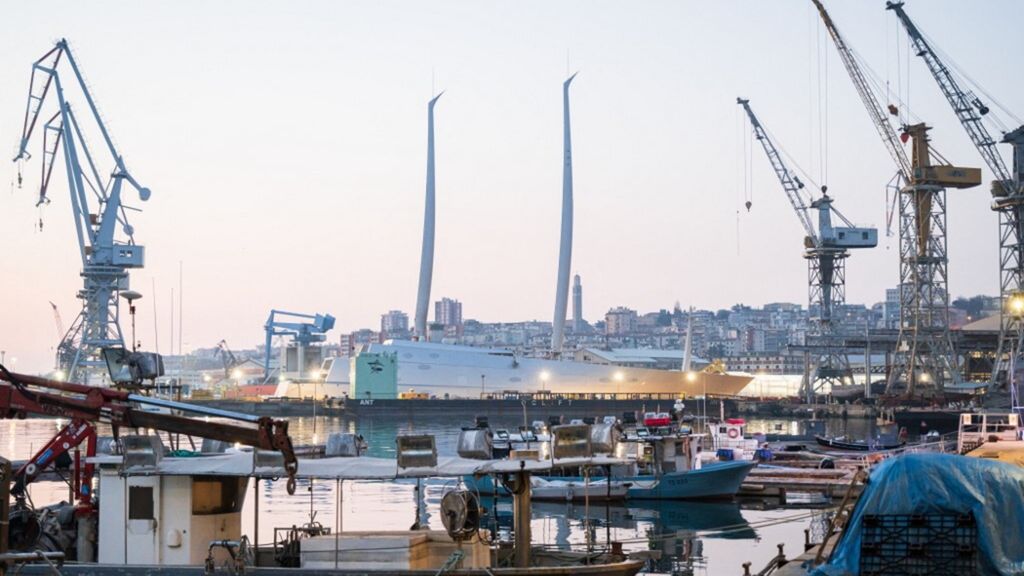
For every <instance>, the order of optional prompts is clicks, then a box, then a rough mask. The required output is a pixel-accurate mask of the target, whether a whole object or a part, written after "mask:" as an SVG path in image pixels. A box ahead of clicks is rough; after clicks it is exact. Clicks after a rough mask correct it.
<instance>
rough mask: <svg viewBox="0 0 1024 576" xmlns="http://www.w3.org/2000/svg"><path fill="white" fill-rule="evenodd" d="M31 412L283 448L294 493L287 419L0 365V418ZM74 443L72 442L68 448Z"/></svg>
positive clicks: (294, 467) (91, 423)
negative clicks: (197, 416) (56, 377)
mask: <svg viewBox="0 0 1024 576" xmlns="http://www.w3.org/2000/svg"><path fill="white" fill-rule="evenodd" d="M139 405H142V406H150V407H156V408H168V409H170V410H175V411H180V412H189V413H193V414H198V415H202V416H207V417H212V418H227V419H231V420H236V421H239V422H242V423H245V424H248V425H241V424H235V423H227V422H216V421H212V422H211V421H203V420H200V419H198V418H188V417H185V416H179V415H177V414H171V413H166V414H165V413H159V412H153V411H150V410H146V409H141V408H139ZM29 414H33V415H43V416H48V417H59V418H69V419H71V420H73V421H74V422H77V423H79V424H81V423H87V424H88V425H89V426H90V427H91V426H95V424H97V423H100V422H104V423H108V424H110V426H111V427H112V428H113V429H114V431H115V432H114V435H115V436H117V431H118V429H119V428H151V429H154V430H160V431H164V432H169V433H172V434H186V435H194V436H202V437H203V438H209V439H211V440H220V441H223V442H237V443H240V444H244V445H246V446H252V447H254V448H259V449H262V450H275V451H279V452H281V454H282V455H283V457H284V463H285V465H284V466H285V471H286V472H287V474H288V483H287V489H288V493H289V494H294V493H295V472H296V471H297V470H298V460H297V459H296V457H295V450H294V448H293V446H292V441H291V437H290V436H289V435H288V421H287V420H274V419H272V418H270V417H268V416H251V415H248V414H239V413H236V412H229V411H226V410H219V409H216V408H207V407H203V406H197V405H194V404H187V403H184V402H173V401H170V400H161V399H157V398H151V397H147V396H140V395H138V394H131V393H129V392H126V391H123V390H116V389H113V388H100V387H96V386H87V385H84V384H76V383H72V382H62V381H57V380H50V379H47V378H40V377H37V376H30V375H27V374H17V373H13V372H9V371H8V370H7V369H6V368H4V367H3V366H0V419H3V418H25V417H26V416H27V415H29ZM76 429H77V427H76ZM86 435H87V434H85V431H84V430H83V431H80V432H76V433H75V436H76V437H78V436H81V438H85V436H86ZM78 441H79V442H80V441H81V440H78ZM73 443H74V442H70V441H69V442H68V443H67V446H70V445H71V444H73ZM63 449H64V450H67V449H68V448H63ZM49 461H50V462H52V460H49ZM25 472H26V473H27V472H29V471H28V470H25ZM33 473H37V471H33ZM26 480H27V481H31V477H30V476H29V477H26Z"/></svg>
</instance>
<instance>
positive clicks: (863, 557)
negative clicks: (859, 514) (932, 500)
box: [860, 513, 978, 576]
mask: <svg viewBox="0 0 1024 576" xmlns="http://www.w3.org/2000/svg"><path fill="white" fill-rule="evenodd" d="M860 573H861V574H863V575H867V576H888V575H897V574H898V575H913V576H918V575H929V576H942V575H947V574H948V575H957V576H960V575H966V574H977V573H978V525H977V523H976V522H975V520H974V516H973V515H972V514H969V513H968V514H866V515H864V517H863V519H862V521H861V546H860Z"/></svg>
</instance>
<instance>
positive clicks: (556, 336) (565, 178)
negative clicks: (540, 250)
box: [551, 74, 576, 356]
mask: <svg viewBox="0 0 1024 576" xmlns="http://www.w3.org/2000/svg"><path fill="white" fill-rule="evenodd" d="M575 77H576V75H575V74H573V75H572V76H569V78H568V79H567V80H566V81H565V83H564V84H562V118H563V148H564V152H563V155H564V157H565V158H564V163H563V164H562V238H561V243H560V244H559V249H558V279H557V280H558V284H557V285H556V289H555V317H554V320H553V322H552V332H551V352H552V353H553V354H554V355H555V356H557V355H559V354H561V353H562V343H563V342H564V340H565V313H566V308H567V306H568V304H569V268H570V267H571V266H572V131H571V130H570V129H569V85H570V84H572V79H573V78H575Z"/></svg>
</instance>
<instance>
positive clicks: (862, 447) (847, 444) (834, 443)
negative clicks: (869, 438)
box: [814, 436, 906, 452]
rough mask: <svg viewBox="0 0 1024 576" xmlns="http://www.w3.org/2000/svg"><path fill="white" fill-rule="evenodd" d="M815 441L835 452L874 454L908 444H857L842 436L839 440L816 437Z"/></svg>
mask: <svg viewBox="0 0 1024 576" xmlns="http://www.w3.org/2000/svg"><path fill="white" fill-rule="evenodd" d="M814 439H815V440H816V441H817V442H818V444H819V445H820V446H824V447H826V448H832V449H834V450H852V451H858V452H872V451H880V450H895V449H897V448H900V447H902V446H903V445H904V444H906V441H897V442H895V443H885V444H883V443H881V442H856V441H851V440H846V439H845V438H844V437H842V436H840V437H838V438H826V437H824V436H815V437H814Z"/></svg>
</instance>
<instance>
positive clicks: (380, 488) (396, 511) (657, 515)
mask: <svg viewBox="0 0 1024 576" xmlns="http://www.w3.org/2000/svg"><path fill="white" fill-rule="evenodd" d="M820 422H823V423H824V424H823V426H824V430H823V432H824V433H827V434H836V435H841V434H846V435H850V436H855V437H857V436H862V435H864V434H871V433H873V431H874V428H873V425H872V423H870V422H868V421H864V420H852V419H851V420H846V421H844V420H841V419H832V420H822V421H820ZM471 424H472V417H466V416H457V417H455V418H451V417H439V416H430V417H424V418H417V419H405V420H394V419H391V418H386V417H374V418H363V419H358V420H355V419H351V418H341V417H318V418H315V419H314V418H310V417H307V418H294V419H292V421H291V424H290V427H289V429H290V431H291V433H292V435H293V438H294V440H295V443H296V444H299V445H301V444H308V443H310V442H311V441H312V440H313V438H314V435H315V436H316V437H317V438H318V439H320V440H321V441H323V439H326V437H327V435H328V434H329V433H331V432H335V431H345V432H358V433H360V434H363V435H364V437H365V438H366V440H367V442H368V443H369V455H371V456H379V457H394V452H395V437H396V436H397V435H399V434H406V433H418V434H434V435H435V436H436V438H437V446H438V451H439V452H440V453H441V454H453V453H454V452H455V442H456V439H457V437H458V432H459V427H460V426H462V425H466V426H468V425H471ZM521 424H522V418H521V417H519V418H517V417H506V418H492V419H491V425H492V427H494V428H512V429H514V428H517V427H518V426H519V425H521ZM807 425H808V422H806V421H797V420H763V421H761V420H754V421H751V425H750V427H751V430H752V431H765V432H770V433H781V432H777V431H775V430H774V429H775V428H776V426H781V427H783V429H784V430H785V433H791V432H790V431H791V430H794V429H795V430H797V431H798V432H799V431H801V430H804V429H806V428H805V427H806V426H807ZM55 431H56V425H55V422H54V421H53V420H41V419H30V420H20V421H10V422H8V423H7V424H6V425H3V426H0V448H2V449H3V450H4V452H5V454H4V456H5V457H7V458H11V459H15V460H17V459H25V458H28V457H29V456H30V455H31V454H33V453H34V451H35V450H37V449H38V448H39V447H41V446H42V445H43V444H45V443H46V442H47V441H49V439H50V438H52V436H53V435H54V433H55ZM99 432H100V434H101V435H109V434H110V431H109V429H106V428H105V427H100V431H99ZM457 485H458V484H457V480H450V479H429V480H426V481H424V483H423V494H424V498H423V500H424V502H425V507H424V509H423V510H421V511H420V518H421V519H422V520H423V521H424V522H425V524H426V525H427V526H429V527H430V528H432V529H437V530H441V529H443V526H442V523H441V520H440V516H439V515H438V514H437V506H438V503H439V502H440V499H441V497H442V495H443V494H444V493H445V491H447V490H449V489H451V488H454V487H456V486H457ZM255 486H256V485H255V484H250V487H249V489H248V492H247V494H246V501H245V505H244V507H243V511H242V514H243V516H242V518H243V531H244V532H245V533H246V534H249V535H251V536H253V537H255V538H258V541H259V542H260V543H263V544H268V543H270V542H271V540H272V538H273V535H274V528H275V527H279V528H287V527H290V526H292V525H301V524H304V523H306V522H309V521H310V518H311V517H312V519H313V520H314V521H316V522H319V523H321V524H322V525H324V526H327V527H330V528H332V529H337V528H338V527H339V526H340V527H342V528H343V529H344V530H345V531H360V530H380V529H406V528H408V527H409V526H411V525H412V524H413V523H414V522H415V521H416V517H417V506H416V497H415V490H416V481H415V480H402V481H397V482H367V481H358V482H356V481H348V482H336V481H333V480H325V481H315V482H312V483H310V482H309V481H300V482H299V487H298V490H297V491H296V494H295V495H294V496H289V495H288V494H287V492H286V491H285V483H284V481H283V480H278V481H266V480H265V481H261V482H260V483H259V485H258V488H256V487H255ZM30 491H31V494H32V498H33V500H34V501H35V502H36V504H39V505H42V504H47V503H52V502H56V501H58V500H60V499H66V498H67V494H68V489H67V487H66V486H65V485H63V484H61V483H57V482H40V483H35V484H33V485H32V487H31V488H30ZM254 494H258V496H259V497H258V501H259V503H258V507H259V516H260V522H259V531H258V532H259V533H258V534H256V526H255V512H256V504H255V501H256V500H257V499H254V498H253V495H254ZM339 496H340V501H341V505H340V507H339V506H338V504H337V503H338V501H339ZM101 498H102V495H101ZM483 500H484V502H483V505H484V506H485V507H486V508H487V509H489V510H491V511H493V510H495V509H496V510H497V513H496V514H495V517H496V520H497V521H498V522H499V525H501V526H508V527H510V526H511V503H510V502H509V501H507V500H498V502H497V505H496V506H495V505H494V502H493V501H492V499H491V498H484V499H483ZM339 511H340V514H339ZM793 515H794V511H793V510H776V509H750V508H747V507H746V506H744V507H743V508H741V507H740V506H738V505H737V504H735V503H729V502H725V503H690V502H641V501H631V502H627V503H626V504H616V505H613V506H610V507H608V508H605V506H604V505H595V506H591V507H590V508H589V509H588V508H587V507H585V506H583V505H582V504H574V505H565V504H557V503H535V504H534V518H533V523H532V530H533V535H534V540H535V542H537V543H543V544H548V545H552V546H561V547H573V548H585V547H586V546H587V544H588V543H594V544H595V545H601V546H603V545H604V543H605V541H606V540H608V539H610V540H613V541H618V542H622V543H623V547H624V549H626V550H627V551H631V552H641V551H646V552H650V553H651V554H652V556H654V557H653V558H652V559H651V566H650V567H651V569H653V570H657V571H663V572H670V573H674V574H684V575H688V574H732V573H741V572H742V568H741V564H742V562H745V561H751V562H753V565H754V566H755V567H759V566H763V565H765V564H766V563H767V562H768V560H769V559H770V558H771V557H772V556H774V555H775V553H776V548H775V545H776V544H777V543H779V542H789V543H791V544H790V546H789V547H788V548H787V552H790V553H793V552H796V550H795V549H794V548H793V547H794V546H798V545H799V543H800V542H802V541H803V530H804V529H805V528H808V527H810V526H811V521H810V520H809V519H806V518H802V519H798V520H796V521H790V522H783V521H785V520H786V519H787V517H792V516H793Z"/></svg>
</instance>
